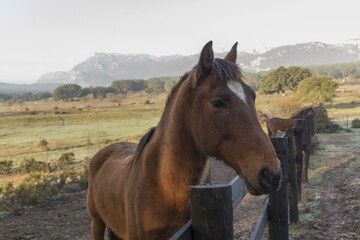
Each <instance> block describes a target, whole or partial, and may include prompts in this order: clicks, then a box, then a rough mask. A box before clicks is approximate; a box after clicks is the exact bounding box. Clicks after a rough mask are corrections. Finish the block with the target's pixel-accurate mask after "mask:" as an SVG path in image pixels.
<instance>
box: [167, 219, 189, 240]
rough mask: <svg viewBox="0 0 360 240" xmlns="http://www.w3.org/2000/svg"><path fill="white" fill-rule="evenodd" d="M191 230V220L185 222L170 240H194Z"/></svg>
mask: <svg viewBox="0 0 360 240" xmlns="http://www.w3.org/2000/svg"><path fill="white" fill-rule="evenodd" d="M193 239H194V238H193V236H192V230H191V220H189V221H188V222H187V223H185V224H184V226H182V227H181V228H180V229H179V230H178V231H177V232H176V233H175V234H174V235H173V236H172V237H171V238H170V240H193Z"/></svg>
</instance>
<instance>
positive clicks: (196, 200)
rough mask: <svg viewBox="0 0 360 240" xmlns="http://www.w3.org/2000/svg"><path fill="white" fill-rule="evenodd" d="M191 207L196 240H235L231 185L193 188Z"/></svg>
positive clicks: (191, 188) (191, 190)
mask: <svg viewBox="0 0 360 240" xmlns="http://www.w3.org/2000/svg"><path fill="white" fill-rule="evenodd" d="M190 207H191V220H192V229H193V237H194V239H195V240H203V239H204V240H206V239H208V240H211V239H214V240H217V239H224V240H231V239H233V206H232V194H231V186H230V185H218V184H215V185H200V186H191V187H190Z"/></svg>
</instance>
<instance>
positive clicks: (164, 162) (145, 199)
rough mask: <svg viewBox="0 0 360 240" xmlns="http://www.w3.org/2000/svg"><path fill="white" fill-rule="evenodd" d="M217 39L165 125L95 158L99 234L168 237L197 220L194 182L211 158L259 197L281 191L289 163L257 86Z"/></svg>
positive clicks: (169, 108)
mask: <svg viewBox="0 0 360 240" xmlns="http://www.w3.org/2000/svg"><path fill="white" fill-rule="evenodd" d="M236 48H237V43H235V44H234V46H233V47H232V48H231V50H230V51H229V53H228V54H227V55H226V57H225V58H224V59H218V58H214V52H213V49H212V41H210V42H208V43H207V44H206V45H205V46H204V47H203V49H202V51H201V53H200V57H199V61H198V64H197V65H196V66H195V67H194V68H193V69H191V70H190V71H189V72H187V73H185V74H184V76H183V77H182V78H181V79H180V80H179V82H178V84H177V85H176V86H175V87H174V88H173V89H172V91H171V93H170V94H169V96H168V99H167V101H166V104H165V108H164V111H163V114H162V116H161V118H160V121H159V123H158V125H157V126H156V127H155V128H152V129H150V130H149V132H148V133H146V134H145V135H144V136H143V137H142V138H141V140H140V142H139V145H136V144H135V143H128V142H119V143H114V144H111V145H109V146H106V147H104V148H103V149H101V150H100V151H99V152H97V153H96V154H95V156H94V157H93V158H92V160H91V162H90V164H89V186H88V195H87V208H88V212H89V215H90V217H91V232H92V236H93V238H94V239H96V240H99V239H104V233H105V230H106V228H108V230H109V231H110V236H111V237H113V239H116V238H118V239H119V238H120V239H147V240H149V239H150V240H151V239H168V238H169V237H171V236H172V235H173V234H174V233H175V232H176V231H177V230H178V229H179V228H180V227H181V226H182V225H183V224H185V223H186V222H187V221H188V220H189V219H190V212H189V192H188V191H189V187H190V186H191V185H196V184H200V183H202V181H203V179H204V176H205V173H206V166H207V164H208V161H209V158H216V159H221V160H222V161H224V162H225V163H226V164H228V165H229V166H231V167H232V168H233V169H235V170H236V172H237V173H238V174H240V175H242V176H243V178H244V181H245V184H246V186H247V189H248V191H249V192H250V193H251V194H253V195H260V194H268V193H270V192H273V191H276V190H277V189H278V188H279V186H280V182H281V167H280V162H279V160H278V158H277V155H276V153H275V150H274V148H273V146H272V144H271V142H270V139H269V138H268V137H267V135H266V134H265V132H264V131H263V130H262V128H261V126H260V123H259V121H258V119H257V116H256V109H255V92H254V91H253V90H252V89H251V88H250V87H249V86H248V85H246V84H245V82H244V81H243V75H242V73H241V71H240V68H239V67H238V65H237V64H236V57H237V53H236V52H237V50H236Z"/></svg>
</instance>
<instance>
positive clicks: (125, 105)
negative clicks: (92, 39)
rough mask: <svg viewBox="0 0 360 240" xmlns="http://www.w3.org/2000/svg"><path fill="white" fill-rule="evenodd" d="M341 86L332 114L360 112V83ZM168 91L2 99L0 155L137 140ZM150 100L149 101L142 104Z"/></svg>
mask: <svg viewBox="0 0 360 240" xmlns="http://www.w3.org/2000/svg"><path fill="white" fill-rule="evenodd" d="M341 88H343V89H346V90H347V92H343V93H338V95H337V96H336V98H335V100H334V102H333V103H331V104H326V105H325V106H326V108H327V109H328V112H329V115H330V117H332V118H335V119H340V120H341V119H346V118H348V119H349V120H352V119H354V118H360V85H349V86H341ZM350 91H351V92H350ZM166 97H167V95H166V94H161V95H148V94H145V93H143V94H134V95H131V96H129V97H125V98H123V99H122V100H121V102H111V101H109V100H106V99H104V100H102V101H100V100H91V101H86V102H83V101H75V102H61V101H59V102H55V101H47V102H26V103H23V104H15V105H12V106H8V105H6V104H5V103H0V161H4V160H12V161H13V162H14V165H15V166H17V165H18V164H20V163H21V162H22V161H23V160H24V159H25V158H31V157H32V158H34V159H35V160H37V161H49V162H53V161H57V160H58V159H59V157H60V156H61V155H62V154H64V153H67V152H73V153H74V154H75V159H76V160H78V161H82V160H85V159H88V158H91V157H92V156H93V154H94V153H95V152H96V151H98V150H99V149H100V148H102V147H103V146H104V145H106V144H109V143H112V142H116V141H132V142H137V141H138V140H139V138H140V137H141V136H142V135H143V134H144V133H145V132H146V131H147V130H148V129H149V128H150V127H152V126H155V125H156V124H157V122H158V121H159V119H160V116H161V113H162V111H163V108H164V105H165V101H166ZM146 101H148V102H150V104H144V103H145V102H146ZM256 105H257V109H258V110H260V111H262V112H264V113H266V114H267V115H268V116H280V117H288V116H290V115H291V113H292V112H294V111H296V110H297V108H300V107H301V104H299V103H298V102H297V101H296V100H295V99H294V97H293V96H291V95H286V96H283V95H272V96H263V95H259V96H258V97H257V102H256ZM56 113H60V114H56ZM42 139H46V141H47V142H48V146H47V147H48V149H47V150H46V149H44V148H43V147H41V146H39V142H40V141H41V140H42Z"/></svg>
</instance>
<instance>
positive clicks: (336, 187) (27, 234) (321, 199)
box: [0, 131, 360, 240]
mask: <svg viewBox="0 0 360 240" xmlns="http://www.w3.org/2000/svg"><path fill="white" fill-rule="evenodd" d="M317 138H318V139H319V142H320V150H318V152H317V153H316V154H315V155H313V156H312V157H311V160H310V161H311V168H310V172H309V176H310V180H309V183H308V184H306V185H304V186H303V196H302V201H301V203H300V205H299V211H300V213H299V214H300V222H299V223H298V224H296V225H292V226H291V227H290V239H296V240H297V239H360V228H359V226H360V174H359V172H360V131H356V132H352V133H346V134H345V133H342V134H331V135H329V134H328V135H325V134H319V135H317ZM211 174H212V180H213V182H216V183H228V182H229V181H230V180H231V179H232V178H233V177H234V176H235V173H234V171H233V170H231V169H229V168H228V167H226V166H225V165H224V164H223V163H221V162H211ZM264 199H265V196H260V197H253V196H250V195H247V196H246V197H245V198H244V200H243V201H242V203H241V204H240V205H239V207H238V208H236V209H235V211H234V231H235V239H249V236H250V233H251V231H252V229H253V228H254V226H255V224H256V220H257V218H258V215H259V214H260V211H261V208H262V205H263V202H264ZM5 239H40V240H42V239H84V240H85V239H91V237H90V219H89V217H88V215H87V212H86V192H71V191H69V190H67V191H66V192H63V193H61V194H59V195H58V196H56V197H52V198H51V199H49V200H48V201H46V202H43V203H42V204H39V205H37V206H34V207H32V208H29V209H19V210H17V211H15V213H13V214H10V215H7V216H5V217H2V218H1V219H0V240H5Z"/></svg>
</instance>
